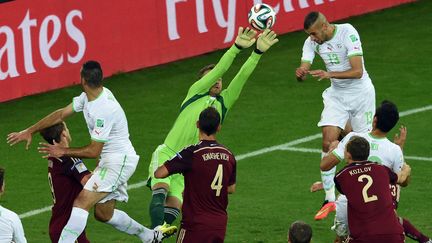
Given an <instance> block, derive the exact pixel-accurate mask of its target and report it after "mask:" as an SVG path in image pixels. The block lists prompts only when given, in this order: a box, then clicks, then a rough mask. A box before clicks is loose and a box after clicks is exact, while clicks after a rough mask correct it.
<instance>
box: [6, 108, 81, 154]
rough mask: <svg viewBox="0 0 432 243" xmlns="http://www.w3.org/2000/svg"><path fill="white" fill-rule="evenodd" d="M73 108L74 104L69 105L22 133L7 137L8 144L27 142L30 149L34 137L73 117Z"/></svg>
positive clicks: (14, 133)
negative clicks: (35, 134) (45, 129)
mask: <svg viewBox="0 0 432 243" xmlns="http://www.w3.org/2000/svg"><path fill="white" fill-rule="evenodd" d="M73 113H74V112H73V107H72V104H69V105H67V106H66V107H64V108H62V109H58V110H56V111H54V112H53V113H51V114H49V115H47V116H46V117H44V118H42V119H41V120H40V121H38V122H37V123H35V124H34V125H32V126H30V127H28V128H27V129H24V130H22V131H21V132H13V133H10V134H9V135H8V136H7V143H8V144H10V145H11V146H12V145H15V144H17V143H19V142H21V141H26V142H27V143H26V149H27V150H28V149H29V146H30V144H31V141H32V135H33V134H34V133H36V132H39V131H40V130H42V129H44V128H47V127H50V126H52V125H54V124H57V123H59V122H62V121H64V119H66V118H67V117H68V116H70V115H72V114H73Z"/></svg>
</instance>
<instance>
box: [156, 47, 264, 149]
mask: <svg viewBox="0 0 432 243" xmlns="http://www.w3.org/2000/svg"><path fill="white" fill-rule="evenodd" d="M239 52H240V50H239V49H238V48H237V47H236V46H234V45H233V46H232V47H231V48H230V49H229V50H228V51H227V52H226V53H225V54H224V55H223V56H222V58H221V59H220V60H219V62H218V63H217V64H216V66H215V67H214V68H213V69H212V70H211V71H210V72H208V73H207V74H206V75H204V77H202V78H201V79H200V80H198V81H196V82H195V83H194V84H193V85H192V86H191V87H190V88H189V91H188V93H187V96H186V98H185V99H184V101H183V103H182V104H181V107H180V114H179V116H178V117H177V120H176V121H175V122H174V125H173V127H172V128H171V130H170V132H169V133H168V135H167V137H166V138H165V141H164V144H165V145H166V146H168V147H169V149H170V150H173V151H172V152H178V151H180V150H182V149H183V148H185V147H186V146H189V145H191V144H196V143H198V141H199V140H198V137H199V136H198V132H199V130H198V128H197V127H196V122H197V121H198V119H199V114H200V113H201V111H203V110H204V109H206V108H207V107H209V106H213V107H214V108H216V109H217V110H218V112H219V114H220V115H221V123H223V121H224V119H225V117H226V114H227V112H228V111H229V109H231V107H232V106H233V105H234V103H235V101H236V100H237V99H238V97H239V96H240V92H241V90H242V88H243V86H244V84H245V83H246V80H247V79H248V78H249V76H250V75H251V73H252V71H253V70H254V69H255V67H256V65H257V63H258V61H259V59H260V57H261V55H259V54H257V53H255V52H253V53H252V54H251V56H250V57H249V58H248V60H247V61H246V62H245V64H243V66H242V67H241V69H240V71H239V72H238V73H237V75H236V76H235V77H234V79H233V80H232V81H231V83H230V84H229V86H228V88H226V89H224V90H223V91H222V92H221V93H220V95H218V96H216V97H212V96H210V95H209V90H210V88H211V87H212V86H213V85H214V84H215V83H216V82H217V80H218V79H219V78H221V77H222V75H223V74H224V73H225V72H226V71H227V70H228V69H229V67H230V66H231V64H232V62H233V60H234V58H235V57H236V56H237V54H238V53H239Z"/></svg>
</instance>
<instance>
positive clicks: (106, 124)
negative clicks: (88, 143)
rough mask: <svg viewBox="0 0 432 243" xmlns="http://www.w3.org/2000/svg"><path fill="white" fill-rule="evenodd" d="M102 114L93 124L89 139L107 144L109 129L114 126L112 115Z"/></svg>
mask: <svg viewBox="0 0 432 243" xmlns="http://www.w3.org/2000/svg"><path fill="white" fill-rule="evenodd" d="M114 113H115V112H113V113H111V114H103V115H99V117H96V120H95V124H94V127H93V130H92V131H91V134H90V136H91V138H92V140H95V141H97V142H103V143H105V142H108V137H109V135H110V132H111V129H112V128H113V124H114V119H115V118H114V116H113V115H112V114H114Z"/></svg>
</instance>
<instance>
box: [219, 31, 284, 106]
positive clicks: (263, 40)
mask: <svg viewBox="0 0 432 243" xmlns="http://www.w3.org/2000/svg"><path fill="white" fill-rule="evenodd" d="M276 37H277V34H276V33H275V32H274V31H271V30H269V29H266V30H265V31H264V32H263V33H262V34H260V36H259V37H258V40H257V46H256V49H255V51H254V52H253V53H252V54H251V56H250V57H249V58H248V60H247V61H246V62H245V64H243V66H242V67H241V69H240V71H239V72H238V73H237V75H236V76H235V77H234V79H233V80H232V81H231V83H230V84H229V86H228V88H227V89H225V90H224V91H223V92H222V93H221V95H222V96H223V97H224V101H225V105H226V106H227V108H228V109H230V108H231V107H232V105H233V104H234V103H235V101H236V100H237V99H238V98H239V96H240V93H241V91H242V89H243V87H244V85H245V83H246V81H247V80H248V78H249V77H250V75H251V74H252V72H253V71H254V70H255V67H256V65H257V64H258V61H259V59H260V58H261V55H262V54H263V53H264V52H266V51H267V50H268V49H269V48H270V47H272V46H273V45H274V44H276V43H277V42H278V41H279V40H278V39H277V38H276Z"/></svg>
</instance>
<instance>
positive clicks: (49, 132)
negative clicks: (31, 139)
mask: <svg viewBox="0 0 432 243" xmlns="http://www.w3.org/2000/svg"><path fill="white" fill-rule="evenodd" d="M63 130H64V123H63V122H60V123H57V124H55V125H52V126H50V127H47V128H45V129H43V130H41V131H40V132H39V134H40V135H41V136H42V137H43V138H44V139H45V141H47V142H48V143H50V144H53V140H55V141H56V142H57V143H59V142H60V140H61V134H62V132H63Z"/></svg>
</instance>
